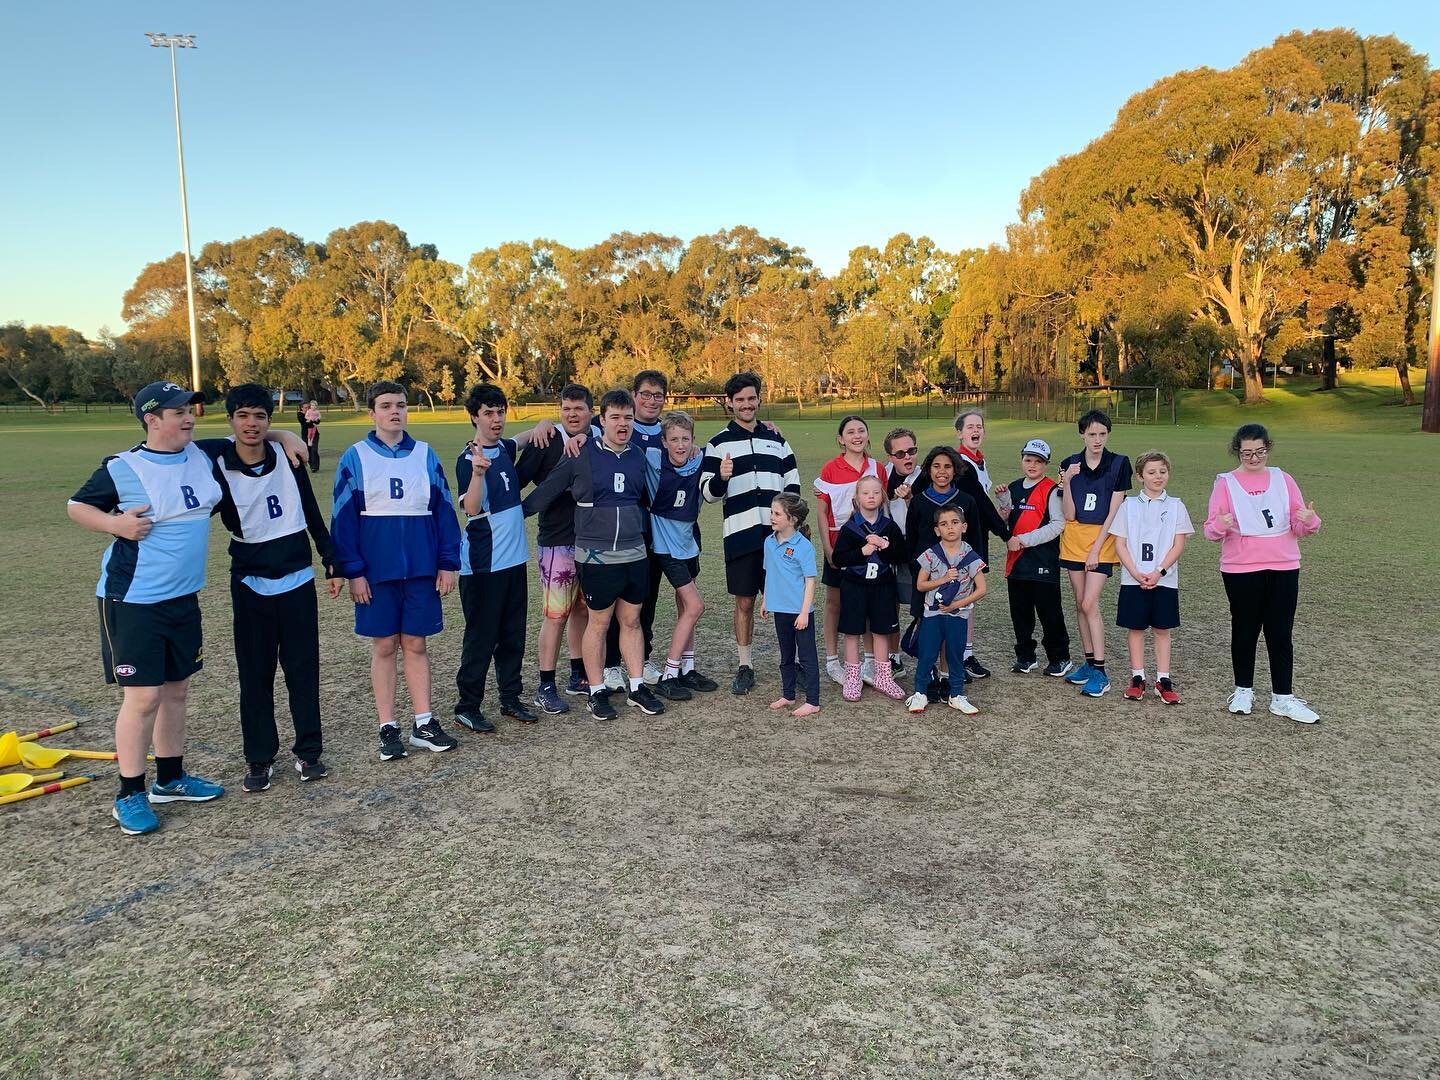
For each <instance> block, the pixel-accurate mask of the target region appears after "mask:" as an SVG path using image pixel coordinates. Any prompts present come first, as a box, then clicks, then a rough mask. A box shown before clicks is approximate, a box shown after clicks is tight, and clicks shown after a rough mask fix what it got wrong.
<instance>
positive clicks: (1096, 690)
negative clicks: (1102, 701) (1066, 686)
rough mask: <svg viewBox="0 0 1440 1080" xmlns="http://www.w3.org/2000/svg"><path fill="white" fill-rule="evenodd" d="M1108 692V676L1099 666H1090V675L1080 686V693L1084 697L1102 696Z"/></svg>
mask: <svg viewBox="0 0 1440 1080" xmlns="http://www.w3.org/2000/svg"><path fill="white" fill-rule="evenodd" d="M1109 692H1110V676H1109V675H1106V674H1105V672H1104V671H1102V670H1101V669H1100V668H1091V669H1090V677H1089V678H1088V679H1086V680H1085V685H1084V686H1082V687H1081V688H1080V693H1082V694H1084V695H1085V696H1086V697H1104V696H1105V695H1106V694H1107V693H1109Z"/></svg>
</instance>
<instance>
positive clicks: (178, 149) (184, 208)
mask: <svg viewBox="0 0 1440 1080" xmlns="http://www.w3.org/2000/svg"><path fill="white" fill-rule="evenodd" d="M145 36H146V37H147V38H149V39H150V45H151V47H152V48H156V49H169V50H170V92H171V94H172V95H173V97H174V100H175V156H176V157H177V158H178V159H179V162H180V227H181V229H182V231H183V232H184V234H185V299H186V304H187V306H188V308H189V311H190V388H191V389H192V390H194V391H196V392H197V393H198V392H199V390H200V335H199V333H198V331H197V330H196V328H195V268H194V260H193V259H191V258H190V206H189V201H188V199H187V198H186V195H185V143H184V141H183V140H182V139H181V136H180V78H179V75H178V74H177V72H176V67H175V50H176V49H177V48H179V49H193V48H195V47H196V46H195V35H194V34H160V33H153V32H149V33H146V35H145Z"/></svg>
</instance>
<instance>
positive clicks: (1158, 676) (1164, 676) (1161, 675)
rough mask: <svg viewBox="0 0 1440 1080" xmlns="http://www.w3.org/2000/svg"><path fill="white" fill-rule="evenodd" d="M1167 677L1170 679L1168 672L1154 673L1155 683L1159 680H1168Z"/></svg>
mask: <svg viewBox="0 0 1440 1080" xmlns="http://www.w3.org/2000/svg"><path fill="white" fill-rule="evenodd" d="M1169 677H1170V673H1169V672H1168V671H1157V672H1155V681H1156V682H1159V681H1160V680H1161V679H1168V678H1169Z"/></svg>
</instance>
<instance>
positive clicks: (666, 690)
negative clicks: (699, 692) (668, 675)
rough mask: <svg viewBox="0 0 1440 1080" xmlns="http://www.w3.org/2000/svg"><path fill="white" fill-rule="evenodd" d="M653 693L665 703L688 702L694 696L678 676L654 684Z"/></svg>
mask: <svg viewBox="0 0 1440 1080" xmlns="http://www.w3.org/2000/svg"><path fill="white" fill-rule="evenodd" d="M655 693H657V694H659V695H660V696H661V697H663V698H664V699H665V700H666V701H689V700H690V698H691V697H693V696H694V695H692V694H691V693H690V688H689V687H688V686H686V685H685V682H684V680H682V679H681V678H680V676H678V675H677V676H675V678H673V679H661V680H660V681H659V682H658V683H656V684H655Z"/></svg>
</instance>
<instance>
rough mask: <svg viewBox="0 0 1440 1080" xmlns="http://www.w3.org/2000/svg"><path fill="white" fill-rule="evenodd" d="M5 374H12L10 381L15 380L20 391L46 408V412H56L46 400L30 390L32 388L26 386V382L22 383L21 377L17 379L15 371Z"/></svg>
mask: <svg viewBox="0 0 1440 1080" xmlns="http://www.w3.org/2000/svg"><path fill="white" fill-rule="evenodd" d="M5 374H7V375H9V376H10V381H11V382H13V383H14V384H15V385H16V386H18V387H19V388H20V392H21V393H22V394H24V395H25V396H26V397H28V398H29V399H30V400H31V401H33V402H35V404H36V405H39V406H40V407H41V408H42V409H44V410H45V411H46V412H54V411H55V410H54V409H53V408H51V407H50V406H49V405H46V404H45V402H44V400H43V399H42V398H40V397H37V396H36V395H35V394H32V393H31V392H30V388H29V387H28V386H26V385H25V384H24V383H22V382H21V381H20V380H19V379H17V378H16V377H15V373H14V372H11V371H7V372H6V373H5Z"/></svg>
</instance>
